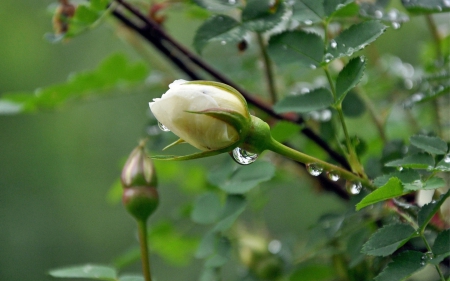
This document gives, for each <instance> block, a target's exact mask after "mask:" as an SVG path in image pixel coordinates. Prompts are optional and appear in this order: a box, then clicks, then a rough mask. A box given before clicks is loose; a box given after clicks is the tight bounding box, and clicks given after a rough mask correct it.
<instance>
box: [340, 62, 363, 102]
mask: <svg viewBox="0 0 450 281" xmlns="http://www.w3.org/2000/svg"><path fill="white" fill-rule="evenodd" d="M365 68H366V60H365V58H364V57H355V58H353V59H351V60H350V61H349V62H348V64H347V65H346V66H345V67H344V68H343V69H342V71H341V72H339V75H338V77H337V79H336V95H337V101H336V104H340V103H341V102H342V101H343V100H344V98H345V96H346V94H347V93H348V91H350V90H351V89H353V88H354V87H355V86H356V85H357V84H358V83H359V81H361V78H362V76H363V75H364V69H365Z"/></svg>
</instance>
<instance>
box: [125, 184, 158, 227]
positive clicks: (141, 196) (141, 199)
mask: <svg viewBox="0 0 450 281" xmlns="http://www.w3.org/2000/svg"><path fill="white" fill-rule="evenodd" d="M122 202H123V205H124V206H125V208H126V209H127V211H128V212H129V213H130V214H131V215H132V216H133V217H134V218H135V219H136V220H140V221H146V220H147V218H148V217H149V216H150V215H151V214H152V213H153V212H154V211H155V210H156V208H157V207H158V204H159V196H158V191H157V190H156V188H154V187H147V186H142V187H140V186H137V187H132V188H125V189H124V191H123V195H122Z"/></svg>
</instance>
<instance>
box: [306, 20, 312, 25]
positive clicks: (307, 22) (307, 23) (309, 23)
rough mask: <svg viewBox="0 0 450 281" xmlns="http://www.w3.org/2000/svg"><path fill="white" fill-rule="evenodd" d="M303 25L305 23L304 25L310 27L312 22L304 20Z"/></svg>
mask: <svg viewBox="0 0 450 281" xmlns="http://www.w3.org/2000/svg"><path fill="white" fill-rule="evenodd" d="M304 23H305V24H306V25H311V24H312V23H313V22H312V20H305V21H304Z"/></svg>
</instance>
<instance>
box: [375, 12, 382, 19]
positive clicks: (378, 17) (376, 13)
mask: <svg viewBox="0 0 450 281" xmlns="http://www.w3.org/2000/svg"><path fill="white" fill-rule="evenodd" d="M373 14H374V16H375V18H377V19H381V18H382V17H383V12H382V11H380V10H376V11H375V12H374V13H373Z"/></svg>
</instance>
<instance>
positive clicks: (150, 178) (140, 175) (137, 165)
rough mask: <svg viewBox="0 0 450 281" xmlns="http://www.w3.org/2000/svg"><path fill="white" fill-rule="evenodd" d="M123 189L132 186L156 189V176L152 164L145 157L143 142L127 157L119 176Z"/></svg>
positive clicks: (146, 156) (148, 157)
mask: <svg viewBox="0 0 450 281" xmlns="http://www.w3.org/2000/svg"><path fill="white" fill-rule="evenodd" d="M120 179H121V181H122V186H123V187H124V188H128V187H134V186H148V187H156V184H157V181H156V174H155V168H154V166H153V162H152V160H151V159H150V156H149V155H147V153H146V151H145V147H144V142H141V143H140V144H139V146H138V147H136V148H135V149H134V150H133V151H132V152H131V154H130V156H129V157H128V159H127V161H126V163H125V165H124V167H123V169H122V174H121V176H120Z"/></svg>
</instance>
